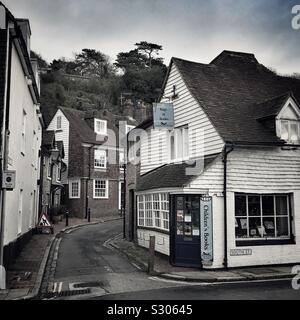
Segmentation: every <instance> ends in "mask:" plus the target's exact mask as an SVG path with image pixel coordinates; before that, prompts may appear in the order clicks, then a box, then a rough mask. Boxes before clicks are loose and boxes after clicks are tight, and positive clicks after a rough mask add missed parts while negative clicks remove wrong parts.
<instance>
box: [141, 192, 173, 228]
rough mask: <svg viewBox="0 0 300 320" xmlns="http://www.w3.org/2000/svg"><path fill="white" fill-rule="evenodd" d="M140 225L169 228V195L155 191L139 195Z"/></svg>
mask: <svg viewBox="0 0 300 320" xmlns="http://www.w3.org/2000/svg"><path fill="white" fill-rule="evenodd" d="M137 210H138V213H137V216H138V226H140V227H150V228H151V227H154V228H156V229H163V230H169V195H168V193H153V194H146V195H140V196H138V197H137Z"/></svg>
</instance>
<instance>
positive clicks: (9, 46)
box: [0, 5, 43, 266]
mask: <svg viewBox="0 0 300 320" xmlns="http://www.w3.org/2000/svg"><path fill="white" fill-rule="evenodd" d="M30 36H31V31H30V25H29V21H28V20H26V19H15V18H14V17H13V15H12V14H11V13H10V12H9V11H8V10H7V9H6V8H5V7H4V6H3V5H1V6H0V41H1V53H0V54H1V61H0V63H1V67H0V69H1V73H0V78H1V85H0V91H1V92H0V99H1V102H0V109H1V111H0V112H1V157H2V159H3V161H2V163H1V170H2V172H3V171H4V170H12V171H15V172H16V181H15V188H14V189H13V190H12V191H7V190H4V189H2V190H1V216H2V228H1V239H2V245H3V246H4V261H3V260H1V264H2V263H4V265H5V266H8V265H9V263H10V262H11V261H12V260H13V259H14V258H15V256H16V255H17V254H18V252H19V251H20V249H21V248H22V246H23V245H24V244H25V243H26V242H27V241H28V239H29V238H30V236H31V234H32V231H33V229H34V228H35V226H36V223H37V219H38V199H39V186H38V180H39V178H40V146H41V139H42V126H43V121H42V117H41V114H40V110H39V78H38V71H37V64H36V61H31V59H30ZM1 256H2V255H1ZM1 258H2V257H1Z"/></svg>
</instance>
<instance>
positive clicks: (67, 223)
mask: <svg viewBox="0 0 300 320" xmlns="http://www.w3.org/2000/svg"><path fill="white" fill-rule="evenodd" d="M68 226H69V211H66V227H68Z"/></svg>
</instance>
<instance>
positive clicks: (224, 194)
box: [223, 144, 234, 269]
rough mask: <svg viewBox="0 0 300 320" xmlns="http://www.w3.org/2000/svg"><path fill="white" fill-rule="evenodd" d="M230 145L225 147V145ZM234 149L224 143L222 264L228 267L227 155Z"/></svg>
mask: <svg viewBox="0 0 300 320" xmlns="http://www.w3.org/2000/svg"><path fill="white" fill-rule="evenodd" d="M228 146H229V147H230V148H229V149H227V147H228ZM233 150H234V147H233V145H227V144H225V147H224V151H223V163H224V187H223V197H224V262H223V265H224V267H225V268H226V269H227V268H228V255H227V249H228V241H227V156H228V154H229V153H230V152H232V151H233Z"/></svg>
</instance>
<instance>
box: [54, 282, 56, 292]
mask: <svg viewBox="0 0 300 320" xmlns="http://www.w3.org/2000/svg"><path fill="white" fill-rule="evenodd" d="M56 287H57V282H54V284H53V292H56Z"/></svg>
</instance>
